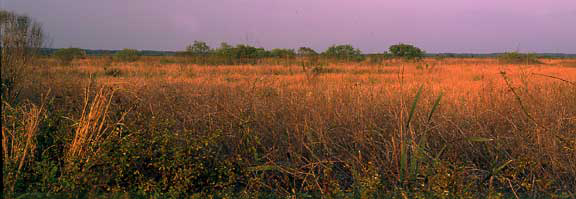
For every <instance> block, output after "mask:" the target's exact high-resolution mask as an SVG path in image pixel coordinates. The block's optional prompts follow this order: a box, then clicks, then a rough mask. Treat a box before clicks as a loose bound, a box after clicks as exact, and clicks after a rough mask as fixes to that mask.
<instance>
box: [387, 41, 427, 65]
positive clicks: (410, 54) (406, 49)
mask: <svg viewBox="0 0 576 199" xmlns="http://www.w3.org/2000/svg"><path fill="white" fill-rule="evenodd" d="M389 50H390V53H392V55H393V56H394V57H398V58H403V59H405V60H414V61H419V60H421V59H422V58H424V54H425V52H424V51H423V50H421V49H420V48H418V47H415V46H413V45H410V44H402V43H401V44H396V45H392V46H390V48H389Z"/></svg>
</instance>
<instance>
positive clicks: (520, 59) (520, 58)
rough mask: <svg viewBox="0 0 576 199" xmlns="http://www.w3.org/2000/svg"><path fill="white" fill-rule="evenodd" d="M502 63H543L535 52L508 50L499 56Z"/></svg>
mask: <svg viewBox="0 0 576 199" xmlns="http://www.w3.org/2000/svg"><path fill="white" fill-rule="evenodd" d="M498 61H499V62H500V63H502V64H542V62H540V60H538V56H537V55H535V54H528V53H519V52H506V53H503V54H501V55H499V56H498Z"/></svg>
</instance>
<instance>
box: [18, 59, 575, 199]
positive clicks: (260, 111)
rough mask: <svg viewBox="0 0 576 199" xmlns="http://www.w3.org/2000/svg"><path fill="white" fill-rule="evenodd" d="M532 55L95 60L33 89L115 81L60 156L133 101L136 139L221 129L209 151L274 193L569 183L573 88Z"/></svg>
mask: <svg viewBox="0 0 576 199" xmlns="http://www.w3.org/2000/svg"><path fill="white" fill-rule="evenodd" d="M542 62H543V63H544V64H538V65H500V64H499V63H498V62H497V61H496V60H494V59H444V60H425V62H423V63H401V62H398V63H392V65H376V66H375V65H366V64H363V63H359V64H357V65H349V64H329V65H326V66H322V69H321V70H320V69H319V71H318V72H317V73H316V74H315V75H310V71H308V70H304V69H302V67H301V66H253V65H241V66H199V65H186V64H163V65H156V64H150V63H148V62H146V63H145V62H136V63H130V64H113V65H112V66H107V67H114V68H116V69H118V70H119V71H120V72H119V74H120V75H117V76H111V75H106V73H105V69H104V67H102V66H94V65H86V64H84V65H83V64H82V63H78V64H77V66H75V67H46V68H40V69H38V71H37V74H39V75H38V76H37V78H38V79H39V80H42V82H43V84H42V85H36V87H38V88H42V87H46V88H53V89H55V91H54V93H55V97H56V98H59V99H67V100H62V101H61V104H62V105H61V106H62V107H63V109H65V108H66V106H64V105H63V104H71V103H74V102H75V103H77V104H79V103H80V101H82V100H76V101H75V100H71V99H77V98H80V97H79V94H78V93H75V92H72V91H77V90H78V89H74V87H73V85H74V84H75V83H77V82H82V81H95V82H97V83H98V84H100V85H106V86H110V87H114V88H116V89H121V90H122V92H118V93H116V94H115V95H114V97H112V96H111V95H108V94H105V93H102V90H100V92H99V93H102V94H97V95H96V96H97V97H96V98H95V99H94V102H92V104H91V105H88V104H87V102H86V101H87V100H86V99H84V104H83V107H84V108H83V109H82V110H81V111H78V112H81V113H82V114H81V116H80V118H81V119H80V120H79V121H80V122H79V126H78V128H77V129H76V130H75V137H74V141H73V142H72V144H71V145H70V149H69V152H68V154H69V155H68V156H69V157H85V155H86V154H90V153H94V151H95V149H94V148H90V147H91V146H94V144H93V143H94V142H95V141H98V140H101V139H102V138H101V135H102V132H104V131H103V130H102V129H103V128H104V127H102V126H103V125H104V120H105V119H106V116H105V115H109V114H110V113H115V112H117V111H119V112H121V111H123V110H125V109H127V107H133V109H134V110H133V111H131V112H130V113H129V114H128V115H126V119H125V122H126V125H127V126H129V127H130V128H131V129H138V131H139V132H141V133H142V134H145V135H146V136H157V135H158V133H159V132H160V133H162V134H164V133H167V134H170V135H173V136H174V137H177V138H178V137H183V139H184V138H190V137H195V136H205V135H210V134H212V133H214V132H221V133H222V135H223V136H224V137H225V138H226V140H225V141H224V143H221V144H222V145H224V146H223V148H225V149H223V150H224V151H226V152H227V154H228V155H230V156H240V157H242V159H243V160H247V162H249V165H247V166H249V168H250V170H251V171H255V172H260V173H262V176H263V178H264V180H262V181H258V182H257V183H254V184H250V185H249V187H265V188H268V189H273V190H276V191H278V192H281V193H283V194H285V195H290V194H293V193H294V192H306V191H311V190H312V191H313V190H316V191H319V192H321V193H322V194H329V193H332V192H336V190H337V189H350V187H353V186H357V187H363V188H365V189H366V190H368V191H366V192H369V190H376V189H387V190H391V191H392V192H406V191H407V190H414V189H417V190H425V191H430V192H434V193H438V194H439V195H437V196H438V197H440V196H443V195H442V194H443V193H457V194H456V195H459V196H468V197H473V196H470V195H467V194H469V193H468V191H469V190H475V191H478V192H490V193H492V192H496V191H497V189H503V187H504V188H505V189H507V190H508V192H514V194H517V193H516V192H520V195H522V194H530V193H534V192H555V190H572V189H573V188H574V187H575V185H576V183H574V182H575V181H576V177H575V176H576V166H574V165H576V150H575V149H576V136H575V135H576V134H575V133H576V97H575V96H576V87H574V86H573V85H572V84H571V83H569V82H574V80H576V69H575V68H573V67H570V66H564V65H563V64H562V63H566V61H558V60H542ZM86 63H89V62H86ZM538 74H545V76H543V75H538ZM90 77H94V79H93V80H89V78H90ZM553 77H554V78H553ZM39 82H40V81H39ZM40 90H41V89H40ZM32 91H34V90H32V89H31V90H30V92H32ZM32 95H33V94H29V96H32ZM85 96H87V95H85ZM95 101H98V102H95ZM72 107H74V106H72ZM87 107H90V108H87ZM70 111H71V112H73V109H71V110H70ZM185 135H188V136H185ZM181 143H186V141H183V140H181V141H180V142H176V143H174V144H172V145H170V146H171V147H186V145H184V144H181ZM267 178H270V179H273V180H265V179H267ZM295 182H299V183H300V184H301V186H295V185H294V184H295ZM382 187H384V188H382ZM391 187H396V189H393V188H391ZM446 197H447V196H446Z"/></svg>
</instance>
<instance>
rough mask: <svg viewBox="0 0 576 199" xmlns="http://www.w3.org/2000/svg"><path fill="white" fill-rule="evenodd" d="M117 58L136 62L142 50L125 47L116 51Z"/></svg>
mask: <svg viewBox="0 0 576 199" xmlns="http://www.w3.org/2000/svg"><path fill="white" fill-rule="evenodd" d="M116 59H117V60H118V61H125V62H134V61H137V60H138V59H140V52H139V51H138V50H136V49H131V48H125V49H124V50H121V51H118V52H117V53H116Z"/></svg>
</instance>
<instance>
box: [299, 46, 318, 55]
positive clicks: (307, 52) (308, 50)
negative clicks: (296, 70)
mask: <svg viewBox="0 0 576 199" xmlns="http://www.w3.org/2000/svg"><path fill="white" fill-rule="evenodd" d="M298 55H300V56H313V55H318V53H317V52H316V51H315V50H314V49H312V48H308V47H300V48H299V49H298Z"/></svg>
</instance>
